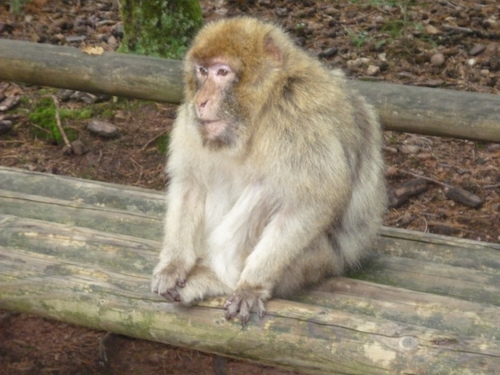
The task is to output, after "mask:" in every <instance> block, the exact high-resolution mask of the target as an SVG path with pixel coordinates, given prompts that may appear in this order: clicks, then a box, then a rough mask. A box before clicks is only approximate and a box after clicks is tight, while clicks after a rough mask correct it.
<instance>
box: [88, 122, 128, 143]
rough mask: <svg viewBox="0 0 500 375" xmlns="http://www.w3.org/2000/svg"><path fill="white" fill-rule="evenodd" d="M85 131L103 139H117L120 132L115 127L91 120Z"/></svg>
mask: <svg viewBox="0 0 500 375" xmlns="http://www.w3.org/2000/svg"><path fill="white" fill-rule="evenodd" d="M87 130H88V131H90V132H92V133H94V134H97V135H99V136H101V137H103V138H110V139H111V138H118V137H119V136H120V130H119V129H118V127H117V126H115V125H113V124H111V123H109V122H106V121H101V120H92V121H90V122H89V123H88V125H87Z"/></svg>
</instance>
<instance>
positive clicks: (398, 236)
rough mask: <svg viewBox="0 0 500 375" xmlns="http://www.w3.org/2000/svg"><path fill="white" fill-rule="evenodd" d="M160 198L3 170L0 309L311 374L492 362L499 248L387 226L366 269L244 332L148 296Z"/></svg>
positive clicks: (217, 306)
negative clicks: (89, 218) (88, 218)
mask: <svg viewBox="0 0 500 375" xmlns="http://www.w3.org/2000/svg"><path fill="white" fill-rule="evenodd" d="M56 187H57V188H56ZM116 189H120V193H119V194H117V190H116ZM162 196H163V194H162V193H161V192H154V191H149V190H144V189H137V188H129V187H125V186H118V185H113V184H107V183H101V182H91V181H82V180H78V179H74V178H69V177H62V176H52V175H46V174H41V173H33V172H27V171H20V170H14V169H9V168H4V167H0V308H2V309H8V310H13V311H23V312H28V313H32V314H37V315H41V316H45V317H49V318H54V319H58V320H62V321H65V322H69V323H75V324H79V325H85V326H88V327H92V328H99V329H104V330H108V331H111V332H116V333H120V334H124V335H128V336H134V337H140V338H145V339H149V340H154V341H159V342H165V343H170V344H174V345H178V346H183V347H187V348H192V349H198V350H202V351H205V352H210V353H218V354H223V355H226V356H230V357H237V358H244V359H249V360H253V361H258V362H262V363H266V364H271V365H277V366H284V367H289V368H295V369H300V370H301V371H306V372H313V373H329V374H449V373H453V374H464V375H465V374H479V375H480V374H496V372H497V369H498V368H500V301H499V299H498V297H497V295H500V293H499V285H500V283H499V281H500V280H499V278H500V245H498V244H491V243H481V242H475V241H469V240H463V239H454V238H448V237H444V236H438V235H427V234H423V233H415V232H409V231H405V230H395V229H389V228H387V229H384V231H383V233H382V238H381V240H380V243H379V246H378V247H377V248H376V249H374V251H373V257H372V259H371V260H369V261H368V263H367V264H366V267H365V268H364V270H363V272H361V273H359V274H357V275H354V278H337V279H332V280H329V281H327V282H325V283H324V284H322V285H320V286H319V287H317V288H316V289H314V290H313V291H309V292H305V293H302V294H300V295H297V296H294V298H292V299H290V300H271V301H270V302H269V305H268V314H267V316H266V317H265V318H264V320H262V321H259V319H258V318H257V317H256V316H253V317H252V319H251V322H250V324H249V325H248V327H246V328H241V326H240V325H239V323H238V322H237V321H234V322H233V321H226V320H225V319H224V318H223V316H224V313H223V310H222V305H223V301H224V299H223V298H216V299H211V300H208V301H203V302H202V303H200V304H199V305H198V306H195V307H191V308H183V307H178V306H175V305H172V304H169V303H166V302H165V301H164V300H162V299H161V298H159V297H157V296H155V295H153V294H152V293H150V291H149V278H150V273H151V269H152V267H153V265H154V264H155V262H156V257H157V255H158V249H159V240H160V238H161V225H162V220H161V218H162V215H163V211H164V203H163V199H162ZM31 207H37V208H36V210H31V209H30V208H31ZM58 213H60V214H59V215H58ZM86 217H92V218H93V220H86V219H85V218H86ZM101 219H102V220H104V221H105V222H106V225H105V226H103V224H102V222H101ZM134 227H136V228H138V229H137V230H135V231H134V229H133V228H134Z"/></svg>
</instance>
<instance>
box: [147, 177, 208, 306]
mask: <svg viewBox="0 0 500 375" xmlns="http://www.w3.org/2000/svg"><path fill="white" fill-rule="evenodd" d="M203 200H204V196H203V194H202V192H201V189H200V188H199V186H198V185H197V184H196V183H193V182H190V181H186V180H182V179H180V178H177V179H175V177H174V178H173V180H172V181H171V184H170V187H169V191H168V194H167V207H168V210H167V217H166V220H165V236H164V240H163V247H162V250H161V252H160V261H159V263H158V264H157V265H156V267H155V269H154V271H153V279H152V281H151V290H152V291H153V293H158V294H160V295H162V296H164V297H165V298H167V299H169V293H168V290H170V289H173V288H175V287H176V286H178V287H183V286H184V285H185V284H186V279H187V275H188V273H189V272H190V271H191V269H192V268H193V267H194V265H195V263H196V258H197V254H196V252H195V249H194V238H195V235H196V231H197V230H198V229H199V225H200V222H201V221H202V217H203V207H204V205H203Z"/></svg>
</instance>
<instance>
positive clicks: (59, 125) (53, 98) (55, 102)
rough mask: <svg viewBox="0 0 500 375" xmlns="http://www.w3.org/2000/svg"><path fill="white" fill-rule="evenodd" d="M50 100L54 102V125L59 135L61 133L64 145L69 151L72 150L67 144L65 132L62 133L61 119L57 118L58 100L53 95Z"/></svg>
mask: <svg viewBox="0 0 500 375" xmlns="http://www.w3.org/2000/svg"><path fill="white" fill-rule="evenodd" d="M52 100H53V101H54V105H55V107H56V108H55V111H54V112H55V114H56V125H57V129H59V133H61V137H62V139H63V141H64V144H65V145H66V147H67V148H68V149H69V150H71V151H72V150H73V147H72V146H71V143H70V142H69V139H68V136H67V135H66V132H65V131H64V129H63V127H62V125H61V117H60V116H59V100H58V99H57V97H56V96H55V95H52Z"/></svg>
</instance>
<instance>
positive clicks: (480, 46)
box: [469, 44, 486, 56]
mask: <svg viewBox="0 0 500 375" xmlns="http://www.w3.org/2000/svg"><path fill="white" fill-rule="evenodd" d="M485 49H486V46H485V45H484V44H476V45H475V46H474V47H472V48H471V50H470V51H469V54H470V55H471V56H477V55H479V54H480V53H481V52H483V51H484V50H485Z"/></svg>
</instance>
